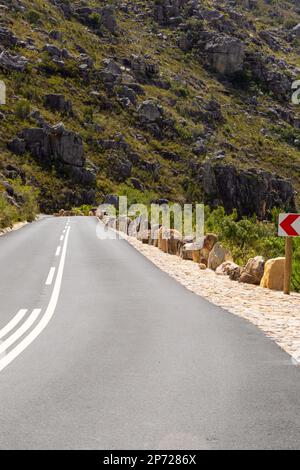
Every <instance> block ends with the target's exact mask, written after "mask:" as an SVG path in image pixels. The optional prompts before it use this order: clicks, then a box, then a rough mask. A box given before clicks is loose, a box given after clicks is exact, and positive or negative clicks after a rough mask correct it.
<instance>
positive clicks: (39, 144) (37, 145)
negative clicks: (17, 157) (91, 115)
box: [8, 123, 95, 184]
mask: <svg viewBox="0 0 300 470" xmlns="http://www.w3.org/2000/svg"><path fill="white" fill-rule="evenodd" d="M8 147H9V149H10V150H11V151H14V150H18V153H19V154H20V153H24V150H25V151H26V152H28V153H30V154H31V155H32V156H33V157H34V158H35V159H36V160H37V161H38V162H39V163H40V164H41V165H43V166H44V167H47V168H51V166H52V165H55V166H56V168H57V170H58V171H59V173H62V174H64V175H67V176H69V177H70V178H72V179H73V180H74V181H76V182H78V183H83V184H84V183H85V184H93V182H94V180H95V176H94V174H93V173H92V172H90V171H88V170H85V169H84V165H85V154H84V148H83V141H82V138H81V137H80V135H79V134H77V133H76V132H73V131H69V130H67V129H66V128H65V127H64V125H63V123H59V124H57V125H55V126H45V127H43V128H39V127H36V128H26V129H24V130H23V131H22V132H21V134H20V138H18V139H14V140H13V141H12V142H10V143H9V144H8Z"/></svg>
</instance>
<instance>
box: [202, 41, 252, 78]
mask: <svg viewBox="0 0 300 470" xmlns="http://www.w3.org/2000/svg"><path fill="white" fill-rule="evenodd" d="M205 52H206V55H207V58H208V61H209V63H210V64H211V66H212V67H213V68H214V69H215V70H216V71H217V72H219V73H220V74H222V75H232V74H234V73H236V72H239V71H240V70H242V68H243V61H244V58H245V47H244V44H243V43H242V41H241V40H240V39H237V38H234V37H230V36H226V35H217V36H215V37H214V38H213V39H212V40H211V41H210V42H208V43H207V44H206V46H205Z"/></svg>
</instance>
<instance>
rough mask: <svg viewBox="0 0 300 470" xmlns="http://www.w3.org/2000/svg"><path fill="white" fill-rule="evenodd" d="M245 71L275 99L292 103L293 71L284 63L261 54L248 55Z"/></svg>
mask: <svg viewBox="0 0 300 470" xmlns="http://www.w3.org/2000/svg"><path fill="white" fill-rule="evenodd" d="M245 71H247V72H248V73H249V74H250V76H251V78H252V79H253V80H254V81H256V82H259V83H260V85H262V87H263V88H264V89H265V90H267V91H268V92H270V91H271V92H272V93H273V95H274V96H275V98H277V99H278V100H281V101H284V102H289V101H290V99H291V87H292V82H293V79H292V71H290V70H288V69H287V65H286V64H285V63H284V62H283V61H281V62H280V61H278V60H277V59H275V58H274V57H271V56H264V55H263V54H262V53H261V52H254V53H247V58H246V60H245Z"/></svg>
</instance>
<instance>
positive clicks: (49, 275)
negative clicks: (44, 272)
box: [46, 267, 55, 286]
mask: <svg viewBox="0 0 300 470" xmlns="http://www.w3.org/2000/svg"><path fill="white" fill-rule="evenodd" d="M54 274H55V268H54V267H52V268H50V271H49V274H48V277H47V281H46V286H51V284H52V281H53V278H54Z"/></svg>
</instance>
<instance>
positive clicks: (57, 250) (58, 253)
mask: <svg viewBox="0 0 300 470" xmlns="http://www.w3.org/2000/svg"><path fill="white" fill-rule="evenodd" d="M60 250H61V246H58V247H57V248H56V253H55V256H59V255H60Z"/></svg>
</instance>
